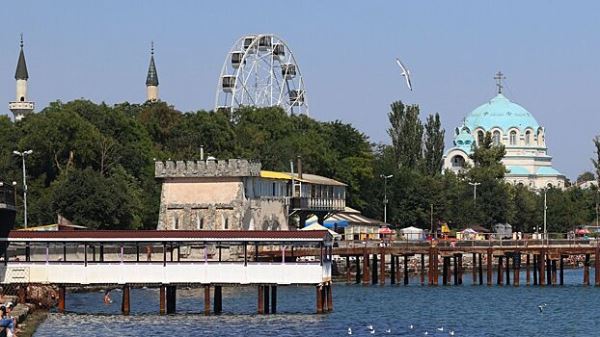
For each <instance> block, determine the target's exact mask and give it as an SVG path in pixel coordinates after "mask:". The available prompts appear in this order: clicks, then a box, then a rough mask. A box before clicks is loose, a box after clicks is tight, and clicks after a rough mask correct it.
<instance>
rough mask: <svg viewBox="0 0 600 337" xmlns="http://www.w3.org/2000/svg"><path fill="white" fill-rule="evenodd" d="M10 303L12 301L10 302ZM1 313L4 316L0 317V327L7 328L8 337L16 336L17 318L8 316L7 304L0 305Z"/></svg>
mask: <svg viewBox="0 0 600 337" xmlns="http://www.w3.org/2000/svg"><path fill="white" fill-rule="evenodd" d="M9 304H12V303H10V302H9ZM0 315H2V318H1V319H0V328H4V329H6V336H7V337H13V336H15V320H14V319H13V318H12V317H8V316H7V310H6V306H4V305H1V306H0Z"/></svg>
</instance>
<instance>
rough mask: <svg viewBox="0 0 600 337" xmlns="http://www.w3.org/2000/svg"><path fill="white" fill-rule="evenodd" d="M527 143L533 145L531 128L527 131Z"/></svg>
mask: <svg viewBox="0 0 600 337" xmlns="http://www.w3.org/2000/svg"><path fill="white" fill-rule="evenodd" d="M525 145H531V130H527V131H526V132H525Z"/></svg>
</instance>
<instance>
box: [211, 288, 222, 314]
mask: <svg viewBox="0 0 600 337" xmlns="http://www.w3.org/2000/svg"><path fill="white" fill-rule="evenodd" d="M213 312H214V313H215V314H216V315H219V314H221V313H223V287H222V286H215V290H214V296H213Z"/></svg>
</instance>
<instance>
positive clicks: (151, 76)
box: [146, 42, 158, 102]
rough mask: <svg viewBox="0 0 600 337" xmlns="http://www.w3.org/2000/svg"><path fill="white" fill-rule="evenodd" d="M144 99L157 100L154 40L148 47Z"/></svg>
mask: <svg viewBox="0 0 600 337" xmlns="http://www.w3.org/2000/svg"><path fill="white" fill-rule="evenodd" d="M146 100H148V101H151V102H155V101H157V100H158V74H157V73H156V65H154V42H152V44H151V48H150V66H149V67H148V76H146Z"/></svg>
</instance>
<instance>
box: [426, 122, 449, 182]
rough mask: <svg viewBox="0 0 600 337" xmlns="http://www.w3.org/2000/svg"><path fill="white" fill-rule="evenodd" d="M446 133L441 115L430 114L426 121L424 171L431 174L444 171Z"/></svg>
mask: <svg viewBox="0 0 600 337" xmlns="http://www.w3.org/2000/svg"><path fill="white" fill-rule="evenodd" d="M444 133H445V130H444V129H443V128H442V122H441V121H440V115H439V114H437V113H436V114H435V115H429V116H427V121H426V123H425V139H424V151H423V172H425V174H428V175H430V176H435V175H439V174H441V173H442V157H443V156H444Z"/></svg>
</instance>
